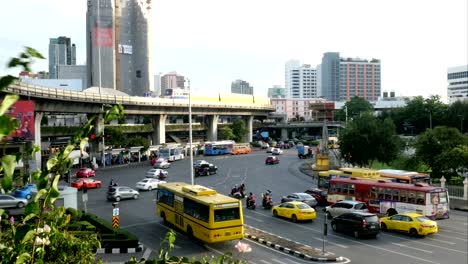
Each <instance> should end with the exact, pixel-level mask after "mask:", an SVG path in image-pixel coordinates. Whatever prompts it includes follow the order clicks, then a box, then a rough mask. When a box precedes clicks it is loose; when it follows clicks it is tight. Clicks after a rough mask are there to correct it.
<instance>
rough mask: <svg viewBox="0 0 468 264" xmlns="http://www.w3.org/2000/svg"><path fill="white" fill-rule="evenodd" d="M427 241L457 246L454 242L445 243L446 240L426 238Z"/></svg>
mask: <svg viewBox="0 0 468 264" xmlns="http://www.w3.org/2000/svg"><path fill="white" fill-rule="evenodd" d="M426 239H428V240H432V241H437V242H439V243H445V244H449V245H455V244H456V243H453V242H448V241H444V240H440V239H436V238H432V237H426Z"/></svg>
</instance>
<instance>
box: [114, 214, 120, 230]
mask: <svg viewBox="0 0 468 264" xmlns="http://www.w3.org/2000/svg"><path fill="white" fill-rule="evenodd" d="M112 227H113V228H114V229H117V228H119V217H118V216H113V217H112Z"/></svg>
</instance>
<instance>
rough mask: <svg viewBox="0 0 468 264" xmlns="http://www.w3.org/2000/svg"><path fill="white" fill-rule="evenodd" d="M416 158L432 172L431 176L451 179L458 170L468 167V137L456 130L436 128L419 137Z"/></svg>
mask: <svg viewBox="0 0 468 264" xmlns="http://www.w3.org/2000/svg"><path fill="white" fill-rule="evenodd" d="M415 148H416V157H418V158H419V159H421V160H422V161H423V162H424V163H425V164H427V165H428V166H429V167H430V169H431V170H432V173H431V176H432V177H435V178H440V177H441V176H445V177H446V178H447V179H450V178H451V177H452V176H456V175H457V170H458V169H461V168H467V167H468V136H464V135H462V134H461V133H460V131H459V130H458V129H456V128H449V127H442V126H440V127H436V128H434V129H432V130H431V129H429V130H427V131H426V132H424V133H422V134H421V135H419V137H418V139H417V141H416V143H415Z"/></svg>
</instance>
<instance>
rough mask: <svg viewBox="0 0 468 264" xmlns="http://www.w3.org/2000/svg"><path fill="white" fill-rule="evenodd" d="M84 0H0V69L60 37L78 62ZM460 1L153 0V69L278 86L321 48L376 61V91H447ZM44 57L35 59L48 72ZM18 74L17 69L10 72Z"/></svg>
mask: <svg viewBox="0 0 468 264" xmlns="http://www.w3.org/2000/svg"><path fill="white" fill-rule="evenodd" d="M86 3H87V1H86V0H15V1H2V3H1V7H2V8H1V9H2V14H1V16H0V25H1V27H0V64H1V67H0V75H4V74H5V73H6V72H7V71H6V69H5V67H4V65H6V63H7V59H8V58H10V57H12V56H15V55H17V54H18V53H19V52H20V51H21V49H22V46H31V47H34V48H36V49H38V50H39V51H40V52H41V53H42V54H44V55H45V56H46V57H47V56H48V43H49V38H53V37H58V36H67V37H70V38H71V39H72V42H73V43H75V44H76V46H77V63H78V64H84V63H85V60H86V49H85V43H86V39H85V29H86ZM467 3H468V1H467V0H385V1H383V0H196V1H195V0H152V7H153V9H152V25H153V43H152V45H151V47H152V48H153V58H154V61H152V62H151V63H152V64H153V69H154V73H155V74H157V73H159V72H162V73H167V72H169V71H177V72H178V73H180V74H182V75H184V76H186V77H188V78H190V82H191V86H192V89H195V90H196V91H199V92H200V93H205V94H209V93H210V92H230V86H231V82H232V81H234V80H236V79H242V80H245V81H248V82H249V83H250V84H251V85H252V86H253V87H254V94H255V95H262V96H266V94H267V90H268V88H269V87H272V85H281V86H283V87H284V64H285V62H286V61H287V60H289V59H297V60H300V61H301V63H303V64H311V65H313V66H316V65H317V64H320V63H321V59H322V55H323V53H324V52H329V51H335V52H340V55H341V56H342V57H359V58H364V59H372V58H377V59H380V60H381V65H382V66H381V67H382V70H381V74H382V91H395V92H396V94H397V95H422V96H425V97H427V96H429V95H434V94H438V95H441V96H442V97H443V98H446V96H447V95H446V93H447V92H446V87H447V68H448V67H452V66H460V65H466V64H468V18H467V17H468V4H467ZM47 65H48V64H47V60H43V61H40V62H37V63H35V64H34V65H33V70H34V71H40V70H46V71H47V70H48V66H47ZM9 73H11V74H15V75H16V74H17V72H16V71H15V72H9Z"/></svg>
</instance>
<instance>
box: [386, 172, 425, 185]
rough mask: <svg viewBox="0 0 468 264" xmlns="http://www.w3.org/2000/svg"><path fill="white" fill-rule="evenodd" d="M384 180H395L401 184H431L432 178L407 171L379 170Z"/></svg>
mask: <svg viewBox="0 0 468 264" xmlns="http://www.w3.org/2000/svg"><path fill="white" fill-rule="evenodd" d="M379 172H380V176H381V177H382V178H386V179H388V178H390V179H395V182H400V183H410V184H413V183H426V184H431V176H430V175H429V174H426V173H420V172H415V171H405V170H393V169H384V170H379Z"/></svg>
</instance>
